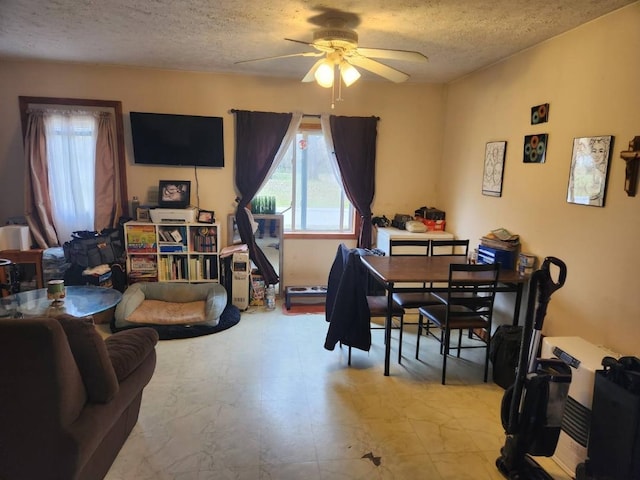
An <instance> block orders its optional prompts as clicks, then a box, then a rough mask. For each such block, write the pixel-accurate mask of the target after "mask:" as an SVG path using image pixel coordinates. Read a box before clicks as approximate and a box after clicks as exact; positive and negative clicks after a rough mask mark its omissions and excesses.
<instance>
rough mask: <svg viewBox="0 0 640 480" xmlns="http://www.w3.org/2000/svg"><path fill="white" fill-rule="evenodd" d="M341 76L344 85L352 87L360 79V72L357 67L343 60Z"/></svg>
mask: <svg viewBox="0 0 640 480" xmlns="http://www.w3.org/2000/svg"><path fill="white" fill-rule="evenodd" d="M340 76H341V77H342V81H343V82H344V84H345V85H346V86H347V87H350V86H351V85H353V84H354V83H355V82H356V81H357V80H358V79H359V78H360V72H359V71H358V69H356V67H354V66H353V65H351V64H350V63H348V62H345V61H344V60H343V61H342V62H341V63H340Z"/></svg>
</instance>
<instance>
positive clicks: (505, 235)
mask: <svg viewBox="0 0 640 480" xmlns="http://www.w3.org/2000/svg"><path fill="white" fill-rule="evenodd" d="M519 248H520V236H519V235H515V234H513V233H511V232H509V231H508V230H506V229H504V228H498V229H496V230H491V232H489V233H488V234H487V235H485V236H483V237H482V238H481V239H480V245H479V246H478V263H499V264H500V266H501V267H502V268H506V269H509V270H513V269H514V268H515V265H516V258H517V256H518V250H519Z"/></svg>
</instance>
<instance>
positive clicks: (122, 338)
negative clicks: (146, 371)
mask: <svg viewBox="0 0 640 480" xmlns="http://www.w3.org/2000/svg"><path fill="white" fill-rule="evenodd" d="M158 338H159V337H158V332H156V331H155V330H154V329H153V328H148V327H142V328H132V329H130V330H124V331H121V332H117V333H114V334H113V335H111V336H110V337H108V338H107V339H106V340H105V344H106V346H107V351H108V353H109V358H110V359H111V363H112V365H113V369H114V371H115V373H116V377H117V379H118V382H120V383H122V381H123V380H125V379H126V378H127V377H128V376H129V375H130V374H131V373H132V372H133V371H134V370H135V369H136V368H138V366H140V364H141V363H142V362H143V361H144V359H145V358H147V357H148V356H149V354H150V353H151V352H152V351H153V350H154V348H155V346H156V344H157V343H158Z"/></svg>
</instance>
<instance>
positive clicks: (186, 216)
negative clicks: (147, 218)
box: [150, 207, 198, 223]
mask: <svg viewBox="0 0 640 480" xmlns="http://www.w3.org/2000/svg"><path fill="white" fill-rule="evenodd" d="M150 213H151V221H152V222H153V223H196V220H197V218H198V209H197V208H196V207H187V208H153V209H151V210H150Z"/></svg>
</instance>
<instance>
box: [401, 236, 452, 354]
mask: <svg viewBox="0 0 640 480" xmlns="http://www.w3.org/2000/svg"><path fill="white" fill-rule="evenodd" d="M430 251H431V240H429V239H418V238H392V239H390V240H389V256H400V255H404V256H424V257H426V256H429V253H430ZM426 287H427V285H426V284H424V283H422V284H421V285H418V286H417V288H423V289H425V288H426ZM398 288H402V286H398ZM430 295H431V294H430V293H428V292H396V293H394V294H393V303H394V306H397V308H398V309H402V310H403V312H404V310H405V309H416V308H418V307H420V306H422V305H427V304H429V303H439V302H440V301H439V300H438V299H436V298H432V297H431V296H430ZM394 308H395V307H394ZM405 325H417V322H412V323H410V322H405V320H404V315H403V316H401V317H400V325H399V329H400V334H399V338H398V341H399V345H398V363H402V340H403V334H404V326H405Z"/></svg>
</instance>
